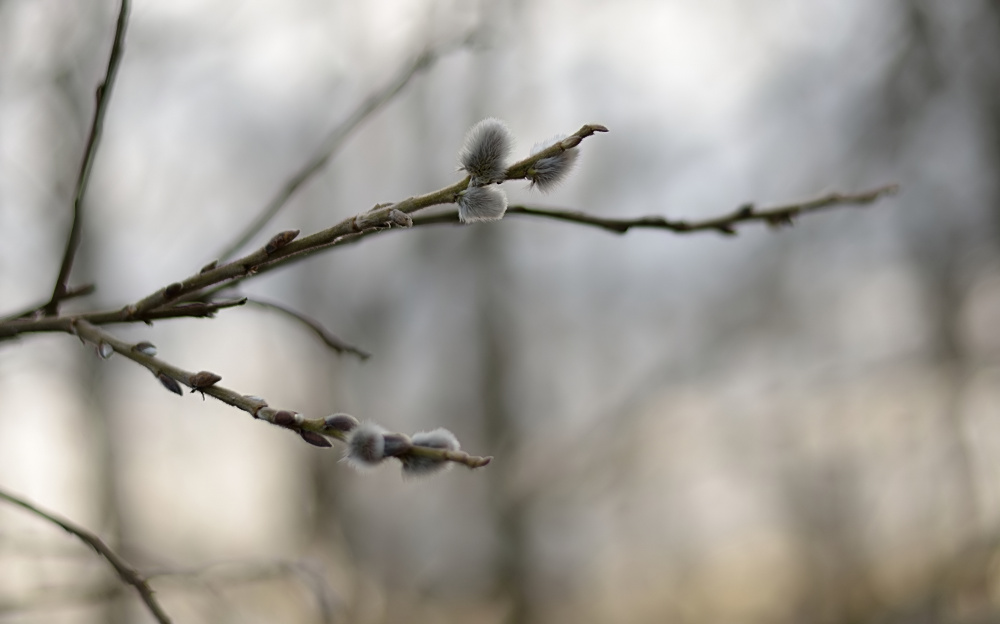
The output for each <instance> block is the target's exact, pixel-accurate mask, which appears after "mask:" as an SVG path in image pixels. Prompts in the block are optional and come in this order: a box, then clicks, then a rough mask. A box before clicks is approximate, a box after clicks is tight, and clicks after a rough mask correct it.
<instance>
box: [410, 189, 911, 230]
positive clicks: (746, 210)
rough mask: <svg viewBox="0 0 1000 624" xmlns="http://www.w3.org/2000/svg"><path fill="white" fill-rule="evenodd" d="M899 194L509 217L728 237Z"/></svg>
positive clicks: (438, 219) (425, 219) (421, 221)
mask: <svg viewBox="0 0 1000 624" xmlns="http://www.w3.org/2000/svg"><path fill="white" fill-rule="evenodd" d="M898 191H899V186H898V185H896V184H889V185H885V186H880V187H878V188H874V189H871V190H868V191H862V192H860V193H830V194H828V195H823V196H820V197H817V198H815V199H810V200H807V201H802V202H796V203H791V204H784V205H780V206H774V207H769V208H757V207H755V206H754V205H753V204H745V205H743V206H741V207H739V208H737V209H736V210H734V211H733V212H730V213H728V214H724V215H721V216H718V217H711V218H709V219H704V220H701V221H688V220H683V219H668V218H666V217H662V216H658V215H650V216H644V217H637V218H624V219H623V218H610V217H601V216H598V215H593V214H588V213H586V212H580V211H577V210H561V209H558V208H538V207H534V206H510V207H508V208H507V214H516V215H524V216H529V217H543V218H546V219H556V220H558V221H567V222H570V223H577V224H580V225H589V226H593V227H598V228H601V229H604V230H608V231H609V232H614V233H616V234H624V233H625V232H628V231H629V230H630V229H632V228H648V229H658V230H669V231H672V232H676V233H679V234H687V233H691V232H705V231H715V232H719V233H721V234H725V235H727V236H732V235H735V234H736V233H737V226H738V225H740V224H743V223H749V222H753V221H759V222H764V223H766V224H767V225H770V226H772V227H782V226H787V225H792V224H793V222H794V220H795V218H796V217H798V216H799V215H802V214H807V213H811V212H818V211H820V210H826V209H830V208H835V207H839V206H865V205H868V204H872V203H874V202H876V201H878V200H879V199H881V198H883V197H886V196H888V195H893V194H895V193H896V192H898ZM458 223H459V220H458V213H457V212H444V213H440V214H434V215H423V216H420V217H415V218H414V219H413V225H414V226H421V225H438V224H458Z"/></svg>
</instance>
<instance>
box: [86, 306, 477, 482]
mask: <svg viewBox="0 0 1000 624" xmlns="http://www.w3.org/2000/svg"><path fill="white" fill-rule="evenodd" d="M70 333H73V334H75V335H77V336H79V337H80V339H82V340H84V341H86V342H89V343H91V344H93V345H94V346H95V347H97V350H98V353H100V354H101V355H102V356H104V357H107V356H106V355H105V352H106V353H107V354H108V355H110V353H111V352H112V351H113V352H115V353H119V354H121V355H123V356H125V357H126V358H128V359H130V360H132V361H134V362H137V363H138V364H141V365H142V366H145V367H146V368H147V369H149V371H150V372H151V373H153V375H154V376H155V377H156V378H157V379H158V380H159V381H160V383H161V384H163V386H164V387H166V388H167V389H168V390H170V391H171V392H174V393H176V394H183V392H182V391H181V388H180V384H183V385H185V386H187V387H189V388H191V392H199V393H201V394H202V395H208V396H210V397H213V398H216V399H218V400H220V401H222V402H223V403H225V404H227V405H232V406H233V407H236V408H239V409H241V410H243V411H244V412H246V413H248V414H250V415H251V416H253V417H254V418H256V419H258V420H263V421H265V422H269V423H271V424H272V425H276V426H278V427H282V428H284V429H288V430H289V431H292V432H294V433H297V434H298V435H299V436H300V437H302V438H303V439H304V440H305V441H306V442H309V443H310V444H313V445H314V446H330V443H329V442H324V439H325V438H323V437H324V436H326V437H331V438H335V439H337V440H340V441H341V442H344V441H346V440H347V433H346V432H345V431H343V430H339V429H336V428H331V426H330V424H329V423H328V422H327V420H326V419H325V418H312V419H310V418H304V417H303V416H302V415H301V414H299V413H297V412H294V411H292V410H277V409H274V408H272V407H270V406H268V404H267V401H265V400H264V399H262V398H260V397H256V396H252V395H243V394H240V393H238V392H236V391H234V390H230V389H228V388H223V387H222V386H220V385H218V382H219V381H221V379H222V378H221V377H220V376H219V375H216V374H215V373H211V372H209V371H199V372H197V373H192V372H190V371H186V370H184V369H182V368H178V367H177V366H174V365H172V364H169V363H167V362H165V361H163V360H161V359H159V358H157V357H155V356H153V355H149V354H148V353H146V352H144V351H145V350H143V349H141V348H139V345H133V344H130V343H127V342H125V341H123V340H120V339H118V338H117V337H115V336H114V335H113V334H111V333H109V332H106V331H104V330H103V329H101V328H99V327H97V326H96V325H93V324H91V323H88V322H87V321H84V320H79V319H77V320H75V321H74V323H73V325H72V328H71V331H70ZM106 349H107V350H108V351H105V350H106ZM404 437H405V436H404ZM393 457H397V458H399V459H403V458H406V457H414V458H421V457H423V458H430V459H434V460H437V461H450V462H454V463H457V464H463V465H465V466H468V467H469V468H480V467H482V466H485V465H486V464H488V463H490V461H491V460H492V459H493V458H492V457H479V456H476V455H470V454H468V453H466V452H464V451H453V450H449V449H439V448H427V447H422V446H416V445H400V447H399V450H398V452H397V453H395V454H394V455H393Z"/></svg>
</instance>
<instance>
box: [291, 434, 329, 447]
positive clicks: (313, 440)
mask: <svg viewBox="0 0 1000 624" xmlns="http://www.w3.org/2000/svg"><path fill="white" fill-rule="evenodd" d="M299 435H300V436H301V437H302V439H303V440H305V441H306V442H308V443H309V444H312V445H313V446H319V447H323V448H326V447H330V446H333V444H331V443H330V441H329V440H327V439H326V438H324V437H323V436H321V435H320V434H318V433H316V432H315V431H305V430H303V431H299Z"/></svg>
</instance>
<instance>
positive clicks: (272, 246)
mask: <svg viewBox="0 0 1000 624" xmlns="http://www.w3.org/2000/svg"><path fill="white" fill-rule="evenodd" d="M298 235H299V231H298V230H285V231H284V232H279V233H278V234H275V235H274V236H273V237H272V238H271V240H269V241H267V244H266V245H264V253H266V254H267V255H269V256H270V255H271V254H273V253H274V252H276V251H278V250H279V249H281V248H282V247H284V246H285V245H287V244H288V243H290V242H292V241H293V240H295V237H297V236H298Z"/></svg>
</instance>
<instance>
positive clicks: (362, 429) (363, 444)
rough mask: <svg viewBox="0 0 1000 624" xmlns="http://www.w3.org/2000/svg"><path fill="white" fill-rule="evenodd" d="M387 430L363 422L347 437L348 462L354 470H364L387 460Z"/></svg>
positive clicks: (346, 458) (345, 457) (345, 456)
mask: <svg viewBox="0 0 1000 624" xmlns="http://www.w3.org/2000/svg"><path fill="white" fill-rule="evenodd" d="M385 433H386V430H385V429H383V428H382V427H380V426H379V425H376V424H375V423H372V422H363V423H361V424H360V425H358V426H357V427H355V428H354V430H352V431H351V433H350V434H349V435H348V436H347V453H346V454H345V455H344V461H346V462H347V463H348V464H349V465H350V466H351V467H352V468H356V469H358V470H364V469H366V468H371V467H373V466H376V465H378V464H379V463H380V462H381V461H382V460H383V459H385V438H384V437H383V435H384V434H385Z"/></svg>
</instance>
